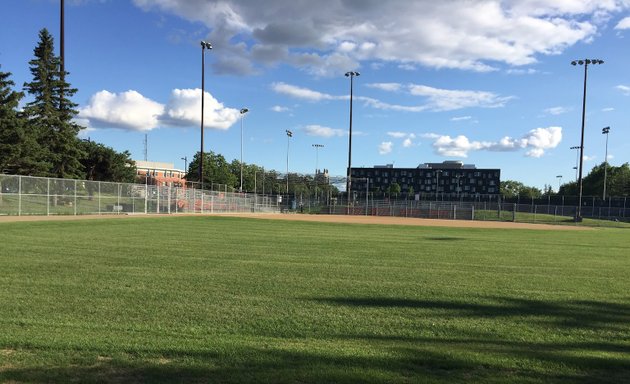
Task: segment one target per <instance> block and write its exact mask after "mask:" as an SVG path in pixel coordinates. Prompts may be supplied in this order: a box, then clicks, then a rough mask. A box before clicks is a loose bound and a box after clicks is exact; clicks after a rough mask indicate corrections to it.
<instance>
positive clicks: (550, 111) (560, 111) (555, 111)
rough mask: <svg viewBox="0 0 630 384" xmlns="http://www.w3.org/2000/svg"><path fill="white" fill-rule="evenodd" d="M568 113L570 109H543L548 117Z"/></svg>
mask: <svg viewBox="0 0 630 384" xmlns="http://www.w3.org/2000/svg"><path fill="white" fill-rule="evenodd" d="M569 111H570V108H566V107H551V108H547V109H545V111H544V112H545V113H546V114H548V115H562V114H563V113H567V112H569Z"/></svg>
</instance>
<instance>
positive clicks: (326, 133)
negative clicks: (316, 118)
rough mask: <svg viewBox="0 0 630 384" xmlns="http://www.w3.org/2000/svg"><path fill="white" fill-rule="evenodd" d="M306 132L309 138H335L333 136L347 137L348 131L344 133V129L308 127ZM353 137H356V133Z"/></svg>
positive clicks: (318, 126)
mask: <svg viewBox="0 0 630 384" xmlns="http://www.w3.org/2000/svg"><path fill="white" fill-rule="evenodd" d="M304 132H306V134H307V135H308V136H318V137H327V138H328V137H333V136H346V135H347V131H344V130H343V129H334V128H329V127H324V126H321V125H316V124H313V125H307V126H306V127H304ZM353 136H354V132H353Z"/></svg>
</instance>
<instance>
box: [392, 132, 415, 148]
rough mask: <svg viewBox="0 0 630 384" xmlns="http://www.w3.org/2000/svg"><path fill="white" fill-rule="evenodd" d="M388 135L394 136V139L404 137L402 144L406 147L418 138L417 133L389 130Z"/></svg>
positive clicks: (410, 145)
mask: <svg viewBox="0 0 630 384" xmlns="http://www.w3.org/2000/svg"><path fill="white" fill-rule="evenodd" d="M387 136H390V137H393V138H394V139H404V140H403V142H402V145H403V147H404V148H409V147H412V146H413V140H414V139H415V138H416V134H415V133H406V132H395V131H394V132H391V131H390V132H387Z"/></svg>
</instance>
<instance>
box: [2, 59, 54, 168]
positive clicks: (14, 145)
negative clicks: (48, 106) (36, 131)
mask: <svg viewBox="0 0 630 384" xmlns="http://www.w3.org/2000/svg"><path fill="white" fill-rule="evenodd" d="M10 76H11V73H9V72H1V71H0V172H7V173H12V174H23V175H30V174H42V173H45V172H46V171H47V170H48V168H49V167H50V164H48V163H46V162H45V161H44V160H43V157H42V156H41V153H39V152H40V151H38V148H39V144H38V143H37V141H35V139H34V137H32V136H29V135H28V134H27V131H26V120H25V118H24V116H23V115H22V114H20V113H18V111H17V108H18V104H19V102H20V100H21V99H22V97H24V94H23V93H22V92H16V91H14V90H13V89H12V87H13V86H14V85H15V83H14V82H13V81H12V80H10Z"/></svg>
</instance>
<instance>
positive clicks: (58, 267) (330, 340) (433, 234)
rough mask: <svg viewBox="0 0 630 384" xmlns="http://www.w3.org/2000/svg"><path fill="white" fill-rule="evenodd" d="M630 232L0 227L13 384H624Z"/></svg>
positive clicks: (130, 223)
mask: <svg viewBox="0 0 630 384" xmlns="http://www.w3.org/2000/svg"><path fill="white" fill-rule="evenodd" d="M629 239H630V233H629V232H628V231H627V230H622V229H594V230H587V231H542V230H489V229H461V228H429V227H411V226H383V225H350V224H326V223H311V222H287V221H273V220H256V219H240V218H230V217H167V218H125V219H101V220H80V221H52V222H28V223H26V222H23V223H0V382H10V383H22V382H28V383H33V382H34V383H38V382H47V383H49V382H59V383H66V382H80V383H128V382H151V383H170V382H181V383H191V382H225V383H232V382H273V383H304V382H317V383H323V382H403V383H406V382H409V383H411V382H421V383H458V382H483V383H506V382H507V383H553V382H562V383H593V382H602V383H615V382H617V383H627V382H628V380H630V280H629V279H628V276H630V241H628V240H629Z"/></svg>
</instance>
